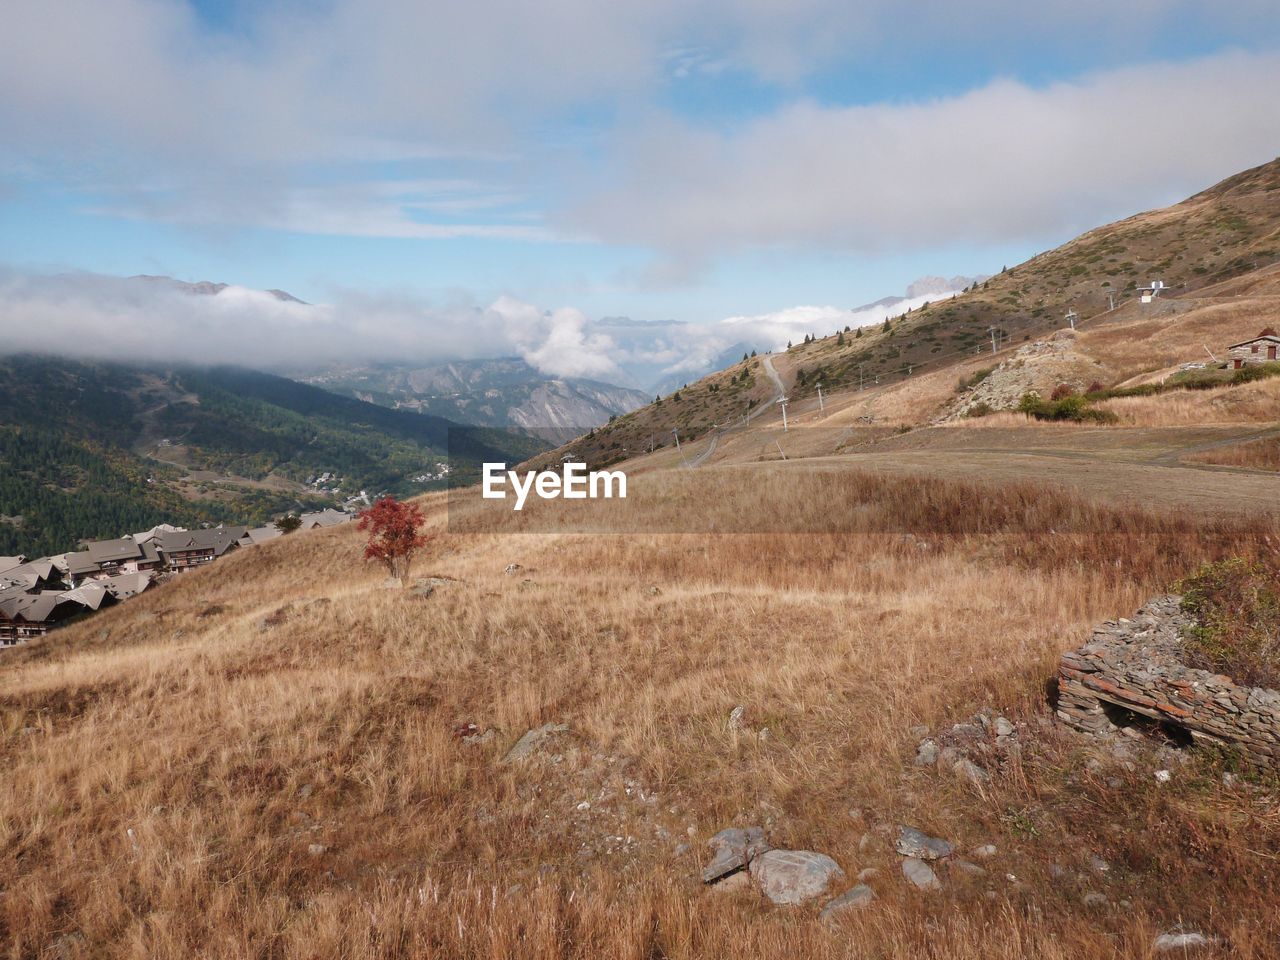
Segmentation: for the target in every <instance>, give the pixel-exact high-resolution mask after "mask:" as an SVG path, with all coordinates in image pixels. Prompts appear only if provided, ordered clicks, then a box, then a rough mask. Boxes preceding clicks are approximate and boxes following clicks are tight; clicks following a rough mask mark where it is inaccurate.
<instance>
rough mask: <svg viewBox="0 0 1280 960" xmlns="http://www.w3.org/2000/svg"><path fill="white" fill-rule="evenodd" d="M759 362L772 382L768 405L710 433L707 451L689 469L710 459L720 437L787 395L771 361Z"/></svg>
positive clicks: (740, 427) (738, 428)
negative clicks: (739, 421) (770, 399)
mask: <svg viewBox="0 0 1280 960" xmlns="http://www.w3.org/2000/svg"><path fill="white" fill-rule="evenodd" d="M760 360H761V361H762V363H761V365H762V366H763V367H764V372H765V375H766V376H768V378H769V379H770V380H771V381H773V389H774V393H775V396H774V398H773V400H772V401H771V402H769V403H762V404H760V406H758V407H756V409H754V410H752V411H751V412H750V413H748V414H747V415H746V418H745V419H744V420H743V422H742V423H738V424H734V425H732V426H727V427H721V428H719V429H717V430H713V431H712V433H711V439H710V440H709V441H708V443H707V449H705V450H703V451H702V452H701V453H700V454H698V455H697V456H696V457H694V458H693V459H692V460H690V461H688V463H687V466H688V467H690V468H691V469H692V468H695V467H700V466H702V465H703V464H704V463H706V462H707V460H708V459H710V458H711V455H712V454H714V453H715V452H716V447H717V446H719V444H720V438H721V437H722V436H724V435H725V434H726V433H729V432H731V431H734V430H741V429H743V428H744V427H746V426H747V424H749V423H751V421H753V420H755V419H756V418H757V417H759V416H761V415H762V414H763V413H764V412H765V411H767V410H770V409H772V407H773V406H774V404H776V403H777V402H778V401H779V400H781V399H782V398H783V397H785V396H786V395H787V394H786V390H785V388H784V387H783V385H782V378H781V377H780V376H778V371H777V370H775V369H774V367H773V360H771V359H770V358H769V357H768V356H764V357H761V358H760Z"/></svg>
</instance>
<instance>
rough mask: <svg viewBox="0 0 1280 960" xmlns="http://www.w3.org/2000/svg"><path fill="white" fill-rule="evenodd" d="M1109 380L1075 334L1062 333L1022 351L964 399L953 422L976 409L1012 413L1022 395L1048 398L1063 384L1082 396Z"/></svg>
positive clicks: (1030, 345) (1029, 344)
mask: <svg viewBox="0 0 1280 960" xmlns="http://www.w3.org/2000/svg"><path fill="white" fill-rule="evenodd" d="M1109 380H1110V374H1109V373H1108V371H1107V369H1106V367H1104V366H1103V365H1102V364H1100V363H1098V361H1097V360H1095V359H1093V357H1090V356H1088V355H1087V354H1085V353H1082V352H1081V351H1080V350H1079V349H1078V347H1077V342H1076V334H1075V331H1074V330H1059V331H1057V332H1056V333H1054V334H1053V335H1052V336H1050V337H1046V338H1045V339H1043V340H1035V341H1032V342H1031V343H1028V344H1026V345H1024V346H1022V347H1019V348H1018V350H1017V351H1016V352H1015V353H1014V355H1013V356H1012V357H1009V358H1008V359H1007V360H1005V361H1003V362H1002V363H1000V364H999V365H998V366H997V367H996V368H995V369H994V370H992V371H991V372H990V373H989V374H987V376H986V377H985V378H984V379H983V380H982V382H981V383H979V384H978V385H977V386H976V387H974V388H973V389H972V390H970V391H969V392H968V393H967V394H966V395H965V396H964V397H963V399H961V401H960V402H959V403H958V404H957V405H956V407H955V409H954V411H953V413H952V416H951V418H952V419H955V418H960V417H965V416H967V415H968V414H969V413H970V411H973V410H974V409H975V408H984V409H988V410H1013V409H1015V408H1016V407H1017V406H1018V401H1020V400H1021V399H1022V397H1023V394H1026V393H1030V392H1032V391H1034V392H1036V393H1039V394H1040V395H1041V396H1042V397H1045V398H1048V397H1049V396H1050V395H1051V394H1052V393H1053V391H1054V389H1055V388H1057V387H1058V386H1059V385H1061V384H1066V385H1068V386H1070V387H1071V388H1072V389H1074V390H1075V391H1077V392H1083V391H1085V390H1087V389H1088V388H1089V387H1090V386H1091V385H1092V384H1093V382H1094V381H1101V382H1103V383H1107V382H1109Z"/></svg>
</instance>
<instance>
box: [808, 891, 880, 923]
mask: <svg viewBox="0 0 1280 960" xmlns="http://www.w3.org/2000/svg"><path fill="white" fill-rule="evenodd" d="M875 898H876V894H875V891H874V890H872V889H871V888H870V887H868V886H867V885H866V884H864V883H860V884H858V885H857V886H856V887H853V888H852V889H850V890H846V891H845V892H844V893H842V894H840V896H838V897H836V898H835V899H834V900H832V901H831V902H830V903H828V904H827V905H826V906H825V907H823V908H822V913H821V914H819V916H820V917H821V919H823V920H825V921H827V922H828V923H830V922H831V921H832V920H835V919H836V918H837V917H839V916H840V915H841V914H844V913H848V912H850V911H852V910H861V909H862V908H863V907H869V906H870V905H871V902H872V901H873V900H875Z"/></svg>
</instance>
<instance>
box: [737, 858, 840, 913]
mask: <svg viewBox="0 0 1280 960" xmlns="http://www.w3.org/2000/svg"><path fill="white" fill-rule="evenodd" d="M749 869H750V870H751V876H752V878H753V879H754V880H755V881H756V883H757V884H759V885H760V889H761V890H763V891H764V894H765V896H767V897H768V898H769V899H770V900H772V901H773V902H774V903H783V904H793V903H805V902H807V901H809V900H813V899H816V898H817V897H820V896H822V895H823V894H824V893H826V892H827V887H828V886H830V885H831V883H832V882H834V881H836V880H840V879H842V878H843V877H844V871H843V870H841V869H840V866H839V864H837V863H836V862H835V861H834V860H832V859H831V858H830V857H828V856H827V855H826V854H822V853H814V852H812V851H811V850H769V851H768V852H766V853H762V854H760V855H759V856H758V857H756V858H755V859H753V860H752V861H751V866H750V868H749Z"/></svg>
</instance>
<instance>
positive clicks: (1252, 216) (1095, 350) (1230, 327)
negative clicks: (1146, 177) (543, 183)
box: [555, 160, 1280, 464]
mask: <svg viewBox="0 0 1280 960" xmlns="http://www.w3.org/2000/svg"><path fill="white" fill-rule="evenodd" d="M1278 260H1280V160H1276V161H1272V162H1271V163H1268V164H1265V165H1263V166H1260V167H1256V168H1254V169H1252V170H1247V171H1245V172H1243V173H1241V174H1238V175H1236V176H1234V177H1231V178H1229V179H1227V180H1224V181H1223V182H1221V183H1219V184H1217V185H1216V186H1214V187H1211V188H1210V189H1208V190H1205V191H1203V192H1201V193H1199V194H1196V195H1195V196H1193V197H1190V198H1188V199H1187V200H1184V201H1183V202H1181V203H1178V204H1175V205H1173V206H1171V207H1166V208H1164V209H1160V210H1153V211H1148V212H1145V213H1140V214H1137V215H1135V216H1133V217H1129V218H1128V219H1125V220H1121V221H1119V222H1117V223H1113V224H1109V225H1107V226H1104V227H1100V228H1098V229H1096V230H1092V231H1090V232H1089V233H1086V234H1083V235H1082V236H1080V237H1077V238H1076V239H1074V240H1071V241H1070V242H1068V243H1065V244H1063V245H1062V246H1060V247H1057V248H1055V249H1053V250H1050V251H1048V252H1046V253H1042V254H1040V255H1038V256H1036V257H1033V258H1032V259H1031V260H1029V261H1027V262H1025V263H1021V264H1017V265H1015V266H1013V267H1011V268H1009V269H1007V270H1005V271H1003V272H1001V273H999V274H997V275H996V276H994V277H992V278H991V279H990V280H988V281H987V282H985V283H983V284H982V285H980V286H977V285H975V287H974V288H973V289H971V290H969V291H967V292H965V293H963V294H961V295H959V296H957V297H956V298H955V299H953V300H949V301H946V302H940V303H935V304H931V305H929V306H928V307H926V308H924V309H920V310H915V311H912V312H911V313H909V314H906V315H904V316H902V317H898V318H894V319H893V320H892V321H891V322H890V323H889V324H888V329H884V328H882V327H880V326H875V327H869V328H865V329H864V330H862V331H861V332H857V331H850V332H848V333H839V334H837V333H832V332H831V331H825V330H818V331H814V333H815V334H816V335H818V339H816V340H814V341H812V342H811V343H801V344H797V345H795V346H794V347H793V348H792V349H790V350H787V351H785V352H784V353H781V354H775V355H774V356H773V357H772V358H771V359H772V362H773V364H774V365H775V367H776V369H777V372H778V373H779V374H780V376H781V378H782V380H783V382H784V386H785V388H786V391H787V392H788V393H789V394H790V395H791V397H792V398H793V399H794V400H795V401H796V404H797V405H796V408H795V409H797V410H800V409H802V408H804V407H805V406H806V405H807V406H813V407H816V406H817V401H816V392H817V385H818V384H819V383H821V384H822V385H823V389H824V391H825V393H826V395H827V397H828V398H830V399H832V400H833V401H834V402H835V405H836V408H837V409H839V408H840V407H841V406H842V404H843V405H845V406H847V405H849V404H850V403H852V402H853V397H854V396H856V401H857V404H858V407H859V412H858V416H860V417H866V416H870V417H873V418H876V419H878V420H880V421H881V422H890V423H894V424H900V423H905V424H918V423H921V422H927V421H928V420H929V419H931V418H934V417H936V416H938V415H941V414H942V413H945V412H946V410H947V409H948V407H949V406H950V405H951V404H952V403H953V401H954V400H955V388H956V383H957V381H958V380H969V379H971V378H972V377H973V376H974V375H975V374H979V373H981V372H983V371H985V370H987V369H989V368H991V367H993V366H995V365H997V364H1000V363H1002V362H1006V361H1008V360H1010V359H1011V358H1013V357H1014V354H1015V352H1016V351H1017V350H1019V349H1020V348H1024V347H1029V346H1030V345H1032V344H1034V343H1035V342H1036V341H1037V340H1043V339H1044V338H1046V337H1049V336H1050V335H1052V334H1053V333H1054V332H1055V331H1058V330H1060V329H1061V328H1063V327H1065V326H1066V323H1065V321H1064V316H1065V315H1066V313H1067V312H1068V311H1069V310H1074V311H1075V312H1076V313H1077V314H1078V315H1079V317H1080V318H1081V319H1080V324H1079V325H1080V332H1081V337H1080V341H1079V346H1080V348H1081V349H1080V351H1079V353H1080V359H1079V360H1078V362H1077V361H1073V362H1071V363H1068V364H1065V365H1061V364H1054V363H1048V364H1044V365H1043V372H1042V373H1041V375H1040V377H1039V379H1031V380H1025V378H1015V381H1016V382H1017V383H1018V384H1020V385H1022V386H1028V385H1029V386H1033V387H1036V388H1040V387H1042V386H1043V385H1046V384H1047V385H1048V389H1050V390H1051V389H1052V388H1053V386H1055V385H1056V384H1054V382H1053V381H1054V380H1055V379H1058V380H1059V382H1061V381H1078V382H1079V385H1080V386H1081V387H1087V386H1089V385H1090V382H1091V380H1092V379H1098V380H1100V381H1101V383H1102V384H1103V385H1104V386H1112V385H1115V384H1118V383H1120V382H1122V381H1125V380H1127V379H1129V378H1130V377H1134V376H1140V375H1142V374H1148V373H1155V372H1157V371H1160V370H1162V369H1164V368H1166V367H1169V366H1172V365H1176V364H1178V363H1183V362H1191V361H1200V360H1206V359H1207V357H1206V354H1205V351H1204V347H1205V345H1208V346H1209V347H1210V349H1212V350H1215V351H1217V350H1219V348H1221V347H1222V346H1224V345H1226V344H1229V343H1232V342H1235V341H1236V340H1238V339H1241V338H1243V337H1245V336H1252V335H1253V334H1255V333H1257V331H1258V329H1260V328H1261V327H1262V326H1265V325H1266V324H1267V323H1275V322H1276V320H1277V317H1278V316H1280V266H1278V265H1277V261H1278ZM1155 279H1160V280H1163V281H1164V283H1165V284H1166V285H1167V287H1168V293H1167V294H1166V298H1165V299H1162V300H1160V301H1158V302H1157V303H1155V304H1148V305H1143V304H1139V303H1138V302H1137V301H1136V300H1135V287H1136V286H1139V285H1143V284H1146V283H1149V282H1150V281H1152V280H1155ZM1112 296H1114V299H1115V302H1116V304H1117V305H1118V309H1116V310H1114V311H1112V310H1110V309H1109V307H1110V303H1111V300H1110V299H1109V298H1110V297H1112ZM1184 314H1185V315H1184ZM993 329H994V331H995V340H996V345H997V346H998V347H999V353H998V354H997V355H996V356H994V357H993V356H992V355H991V347H992V330H993ZM828 334H830V335H828ZM1039 352H1042V351H1037V350H1034V349H1032V350H1031V354H1032V357H1033V358H1034V357H1035V356H1036V355H1037V354H1038V353H1039ZM922 379H923V380H924V381H925V385H924V386H923V387H921V386H918V384H919V383H920V381H921V380H922ZM904 391H905V393H904ZM921 394H924V395H925V396H923V397H921V396H920V395H921ZM775 395H776V394H775V391H774V390H773V389H772V384H771V383H770V382H769V380H768V379H767V378H766V377H765V376H764V374H763V370H762V365H761V359H760V358H755V359H749V360H748V361H746V362H743V363H739V364H736V365H734V366H733V367H730V368H728V369H727V370H724V371H721V372H719V373H716V374H713V375H712V376H710V377H707V378H706V379H704V380H701V381H698V382H697V383H692V384H689V386H688V387H686V388H684V389H681V390H680V391H678V393H677V394H676V395H672V396H669V397H663V398H661V403H656V404H650V405H649V406H647V407H643V408H641V409H640V410H637V411H633V412H632V413H629V414H627V415H626V416H624V417H619V418H618V419H617V420H615V421H613V422H611V423H610V424H608V425H607V426H605V427H602V428H600V429H598V430H595V431H593V432H592V434H591V435H589V436H587V437H583V438H580V439H579V440H577V441H574V442H573V443H572V444H569V445H567V446H566V447H564V448H562V449H561V450H560V451H558V452H557V453H556V454H555V459H558V458H559V456H560V455H562V454H563V453H564V452H566V451H569V452H572V453H574V454H575V455H577V456H578V457H580V458H583V459H585V460H587V461H588V462H589V463H592V464H606V463H615V462H618V461H620V460H623V459H628V458H633V457H635V456H636V455H637V454H638V453H639V452H641V451H647V450H649V449H650V446H651V445H659V444H660V445H665V446H670V445H672V443H673V438H672V430H673V429H679V431H680V435H681V437H682V439H683V438H685V437H688V438H690V439H695V438H701V437H704V436H706V435H707V434H708V433H709V432H712V431H713V430H714V429H715V425H718V426H720V427H723V426H724V425H725V424H727V423H731V422H733V421H735V420H738V419H740V418H741V417H742V415H743V414H744V413H745V412H747V411H748V410H749V409H756V408H758V406H759V405H761V404H765V403H768V402H770V401H772V399H773V397H774V396H775ZM842 397H843V398H844V400H843V401H842V400H841V398H842ZM772 416H774V414H773V413H771V414H770V417H772Z"/></svg>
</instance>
